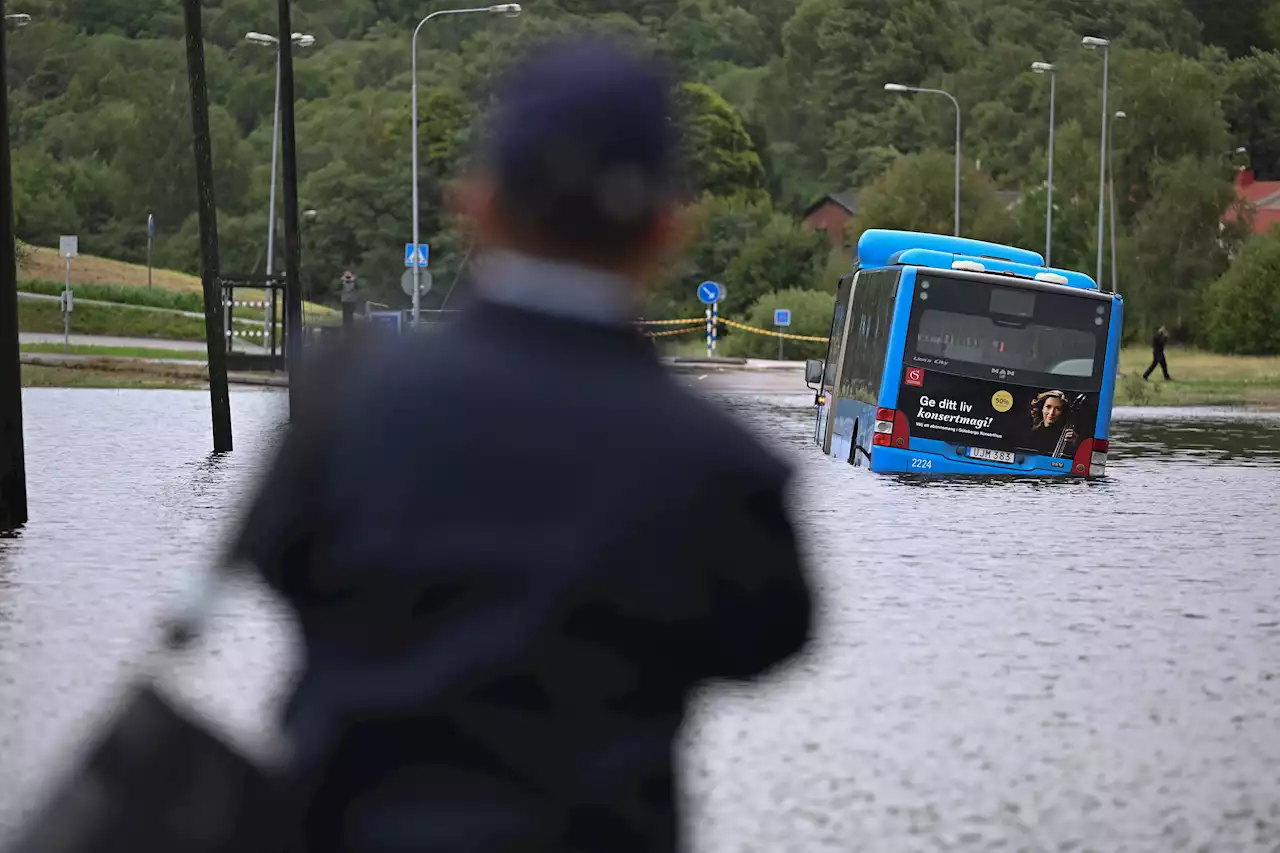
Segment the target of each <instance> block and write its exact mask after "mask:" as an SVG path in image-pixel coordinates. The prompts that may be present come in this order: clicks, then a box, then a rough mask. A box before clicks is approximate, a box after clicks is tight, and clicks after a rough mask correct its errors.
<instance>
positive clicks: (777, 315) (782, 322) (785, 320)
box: [773, 308, 791, 326]
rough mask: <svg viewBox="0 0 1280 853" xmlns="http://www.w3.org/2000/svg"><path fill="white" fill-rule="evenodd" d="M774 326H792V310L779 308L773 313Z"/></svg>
mask: <svg viewBox="0 0 1280 853" xmlns="http://www.w3.org/2000/svg"><path fill="white" fill-rule="evenodd" d="M773 325H775V326H790V325H791V309H789V308H777V309H775V310H774V312H773Z"/></svg>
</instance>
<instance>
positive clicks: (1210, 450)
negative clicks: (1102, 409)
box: [1111, 409, 1280, 466]
mask: <svg viewBox="0 0 1280 853" xmlns="http://www.w3.org/2000/svg"><path fill="white" fill-rule="evenodd" d="M1116 417H1117V422H1116V430H1115V435H1114V436H1113V441H1112V446H1111V457H1112V458H1120V459H1127V458H1133V457H1139V456H1142V457H1146V458H1149V459H1154V458H1163V459H1165V460H1167V461H1174V460H1180V459H1196V460H1200V461H1205V462H1228V463H1231V464H1232V465H1245V466H1253V465H1261V466H1274V465H1280V431H1278V429H1277V428H1278V427H1280V415H1275V414H1273V415H1264V414H1243V413H1239V412H1233V411H1231V410H1229V409H1224V410H1199V411H1197V410H1176V409H1175V410H1169V411H1151V410H1124V409H1120V410H1117V412H1116Z"/></svg>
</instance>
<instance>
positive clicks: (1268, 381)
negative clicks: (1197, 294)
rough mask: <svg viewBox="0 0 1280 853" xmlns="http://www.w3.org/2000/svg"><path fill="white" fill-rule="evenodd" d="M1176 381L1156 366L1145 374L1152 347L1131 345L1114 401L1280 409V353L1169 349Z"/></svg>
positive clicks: (1122, 360) (1123, 355)
mask: <svg viewBox="0 0 1280 853" xmlns="http://www.w3.org/2000/svg"><path fill="white" fill-rule="evenodd" d="M1165 359H1166V361H1168V363H1169V375H1170V376H1172V377H1173V381H1172V382H1165V381H1164V378H1163V377H1162V376H1161V374H1160V369H1159V368H1156V371H1155V373H1153V374H1152V375H1151V379H1150V381H1147V382H1144V381H1142V373H1143V371H1145V370H1146V369H1147V365H1149V364H1150V363H1151V350H1150V349H1147V348H1138V347H1135V348H1132V349H1126V350H1124V351H1123V352H1122V353H1121V355H1120V373H1121V376H1120V380H1119V382H1117V383H1116V404H1117V405H1122V406H1254V407H1259V408H1268V409H1280V356H1234V355H1217V354H1214V353H1208V352H1202V351H1199V350H1192V349H1182V348H1176V349H1169V350H1168V351H1167V352H1166V353H1165Z"/></svg>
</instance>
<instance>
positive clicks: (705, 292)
mask: <svg viewBox="0 0 1280 853" xmlns="http://www.w3.org/2000/svg"><path fill="white" fill-rule="evenodd" d="M723 293H724V290H723V288H721V287H720V285H718V284H716V283H715V282H714V281H704V282H703V283H702V284H700V285H698V299H699V300H700V301H701V302H702V304H704V305H715V304H716V303H717V302H719V301H720V299H721V297H722V296H723Z"/></svg>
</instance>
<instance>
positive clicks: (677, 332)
mask: <svg viewBox="0 0 1280 853" xmlns="http://www.w3.org/2000/svg"><path fill="white" fill-rule="evenodd" d="M701 331H702V329H701V328H699V327H696V326H695V327H694V328H692V329H676V330H675V331H674V332H645V335H646V336H647V337H650V338H665V337H667V336H669V335H687V334H688V333H689V332H701Z"/></svg>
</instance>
